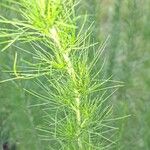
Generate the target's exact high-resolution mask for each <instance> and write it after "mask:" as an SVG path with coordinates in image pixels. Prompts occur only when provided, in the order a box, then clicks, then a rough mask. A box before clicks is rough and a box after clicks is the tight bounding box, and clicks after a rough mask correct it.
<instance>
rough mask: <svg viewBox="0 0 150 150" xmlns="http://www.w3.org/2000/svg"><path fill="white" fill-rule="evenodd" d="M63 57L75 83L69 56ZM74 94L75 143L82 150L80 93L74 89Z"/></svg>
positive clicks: (64, 55) (66, 54)
mask: <svg viewBox="0 0 150 150" xmlns="http://www.w3.org/2000/svg"><path fill="white" fill-rule="evenodd" d="M63 57H64V60H65V62H66V63H67V71H68V74H69V75H70V77H71V78H72V80H73V82H76V76H75V74H76V73H75V70H74V68H73V66H72V63H71V61H70V58H69V54H68V53H65V54H63ZM74 93H75V102H76V107H75V108H76V110H75V112H76V119H77V123H78V131H77V135H78V139H77V141H78V146H79V149H80V150H82V141H81V138H80V132H81V130H80V127H81V112H80V93H79V92H78V90H77V89H74Z"/></svg>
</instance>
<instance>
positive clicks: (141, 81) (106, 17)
mask: <svg viewBox="0 0 150 150" xmlns="http://www.w3.org/2000/svg"><path fill="white" fill-rule="evenodd" d="M83 3H84V6H85V7H84V8H82V9H81V10H83V9H84V10H86V9H88V10H89V13H90V14H91V15H92V16H93V17H91V19H93V20H96V28H95V29H94V31H95V38H96V39H97V40H99V41H103V40H104V39H105V38H106V36H107V35H108V34H109V35H110V36H111V40H110V43H109V47H108V48H107V50H106V57H108V59H107V60H108V61H107V65H106V66H107V69H106V75H107V74H108V75H109V74H113V77H114V79H117V80H121V81H123V82H124V83H125V86H124V88H122V89H120V90H119V91H118V94H117V97H116V96H115V97H114V101H113V103H115V112H114V114H120V115H123V114H131V117H129V118H128V119H127V120H122V121H121V120H120V121H119V122H118V125H119V124H120V135H119V136H120V142H119V143H118V146H119V147H120V148H118V147H117V148H114V149H115V150H116V149H121V150H129V149H132V150H142V149H143V150H149V149H150V140H149V137H150V109H149V107H150V93H149V90H150V42H149V41H150V21H149V20H150V11H149V10H150V1H149V0H144V1H141V0H94V1H92V0H91V1H86V0H84V2H83ZM122 123H123V124H122Z"/></svg>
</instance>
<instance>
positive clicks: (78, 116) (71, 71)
mask: <svg viewBox="0 0 150 150" xmlns="http://www.w3.org/2000/svg"><path fill="white" fill-rule="evenodd" d="M51 34H52V35H53V40H54V42H55V43H56V45H57V46H58V48H59V49H61V43H60V40H59V36H58V34H57V30H56V29H55V28H53V29H52V30H51ZM62 56H63V59H64V60H65V62H66V64H67V72H68V74H69V76H70V77H71V79H72V81H73V82H74V83H75V82H76V72H75V70H74V68H73V65H72V63H71V60H70V57H69V52H64V53H62ZM74 93H75V103H76V106H75V113H76V120H77V124H78V131H77V136H78V139H77V141H78V146H79V149H80V150H82V141H81V137H80V133H81V129H80V128H81V123H82V122H81V112H80V93H79V92H78V90H77V89H76V88H74Z"/></svg>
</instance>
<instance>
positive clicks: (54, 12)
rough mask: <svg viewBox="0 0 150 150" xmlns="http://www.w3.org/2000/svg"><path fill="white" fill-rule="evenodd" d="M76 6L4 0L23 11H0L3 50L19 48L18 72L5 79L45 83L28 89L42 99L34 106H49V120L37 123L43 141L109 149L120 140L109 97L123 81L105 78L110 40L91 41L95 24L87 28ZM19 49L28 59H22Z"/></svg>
mask: <svg viewBox="0 0 150 150" xmlns="http://www.w3.org/2000/svg"><path fill="white" fill-rule="evenodd" d="M6 2H7V3H6ZM76 6H77V3H76V2H73V0H19V1H15V0H6V1H5V2H2V3H1V7H5V8H6V9H9V10H10V12H14V13H16V14H17V15H16V16H17V17H16V18H15V19H9V18H7V17H4V16H0V24H1V26H2V28H1V30H0V33H1V34H0V38H1V45H3V49H2V51H5V50H7V49H8V48H9V47H13V48H14V49H15V51H16V52H15V58H14V63H13V71H12V72H10V75H12V76H13V77H12V78H10V79H6V80H3V81H1V83H3V82H6V81H11V80H17V79H32V80H31V82H32V81H34V82H35V84H36V86H37V87H38V88H39V89H40V90H38V91H36V90H34V89H25V91H26V92H28V93H29V94H31V95H32V96H34V97H36V98H37V99H40V103H36V102H34V104H33V105H32V107H39V108H40V109H41V111H42V112H44V115H43V118H44V120H45V122H44V121H41V122H42V123H41V125H38V126H37V127H36V129H37V130H38V133H39V137H40V138H41V141H48V142H47V146H46V148H48V149H57V150H58V149H60V150H96V149H98V150H103V149H105V150H106V149H109V148H111V147H112V146H113V144H115V141H113V140H112V139H113V136H114V130H116V129H117V128H115V127H113V126H111V124H110V122H111V121H112V120H115V119H110V118H109V117H110V115H111V112H112V106H111V105H110V104H108V103H107V99H108V98H109V97H110V96H111V95H112V94H113V93H114V92H115V91H116V90H117V88H118V87H119V86H122V84H121V83H120V82H116V81H112V80H111V77H110V78H109V79H105V80H104V79H103V78H102V79H100V76H101V72H102V69H103V66H104V63H103V64H102V65H101V66H100V68H99V69H97V66H99V64H98V62H99V60H100V56H101V54H102V52H103V51H104V49H105V47H106V43H107V40H106V41H105V42H104V43H103V44H102V45H101V46H100V47H99V48H97V43H92V44H90V43H91V42H90V41H91V39H90V35H91V27H92V25H91V26H89V28H88V29H86V30H85V23H86V17H84V20H83V23H82V25H81V26H78V22H79V21H80V20H81V19H82V17H81V16H77V15H76V13H75V9H76ZM25 45H28V49H25V48H24V47H25ZM96 48H97V50H95V49H96ZM19 51H21V53H20V54H21V56H22V57H23V55H24V53H25V55H27V56H28V59H27V60H25V59H24V57H23V58H22V59H21V60H20V59H19V58H18V56H19V55H18V53H19ZM19 63H20V65H18V64H19ZM110 83H111V84H110ZM114 83H115V84H114ZM108 91H109V92H108ZM110 91H111V92H110ZM117 119H118V118H117Z"/></svg>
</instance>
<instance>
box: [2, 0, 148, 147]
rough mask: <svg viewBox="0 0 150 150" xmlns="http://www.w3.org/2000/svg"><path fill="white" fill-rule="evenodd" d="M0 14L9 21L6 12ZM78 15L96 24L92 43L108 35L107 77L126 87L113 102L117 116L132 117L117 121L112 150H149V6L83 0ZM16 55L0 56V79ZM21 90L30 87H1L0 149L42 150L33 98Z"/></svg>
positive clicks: (137, 1) (131, 0) (137, 0)
mask: <svg viewBox="0 0 150 150" xmlns="http://www.w3.org/2000/svg"><path fill="white" fill-rule="evenodd" d="M1 1H2V0H0V2H1ZM0 8H1V6H0ZM0 13H1V14H4V15H9V17H11V16H10V14H9V12H7V10H5V9H3V10H2V9H0ZM77 13H79V14H85V13H87V14H90V15H89V19H88V22H89V23H91V22H92V21H94V22H95V28H94V29H93V37H94V39H95V41H99V42H103V41H104V40H105V39H106V38H107V37H108V36H110V40H109V42H108V46H107V48H106V50H105V57H106V58H107V62H106V65H105V76H106V77H109V76H110V74H112V75H113V79H114V80H119V81H123V82H124V85H125V86H124V87H123V88H120V89H119V91H118V92H117V93H116V94H114V96H113V97H112V98H111V101H112V103H113V105H114V115H115V116H124V115H129V114H130V115H131V116H130V117H128V118H126V119H121V120H119V121H116V126H118V127H119V128H120V129H119V132H118V133H119V134H118V135H117V136H118V140H119V141H118V142H117V144H116V146H114V147H113V148H112V149H114V150H150V1H149V0H81V2H80V4H79V6H78V9H77ZM11 15H13V14H11ZM0 42H1V40H0ZM0 47H2V45H0ZM14 51H15V50H14V49H12V50H11V51H7V52H4V53H0V80H2V79H6V78H9V75H8V74H7V73H4V72H3V70H5V69H8V66H9V67H10V68H11V67H12V62H13V59H14ZM23 86H24V87H25V86H31V85H29V84H28V82H27V81H26V82H21V81H17V82H7V83H3V84H0V149H2V144H3V143H5V142H9V143H10V145H11V147H12V150H13V148H14V147H15V146H14V143H16V145H17V149H18V150H41V149H44V150H45V147H44V145H41V144H40V140H38V136H37V133H36V130H35V128H34V126H35V124H36V123H37V122H38V120H40V116H39V117H38V116H37V115H38V114H37V113H36V112H37V111H38V110H34V111H32V109H29V108H28V105H29V103H30V102H31V99H32V98H33V97H30V96H29V95H27V94H26V93H25V92H24V91H23V89H22V87H23ZM34 118H37V119H34ZM14 150H15V148H14Z"/></svg>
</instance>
